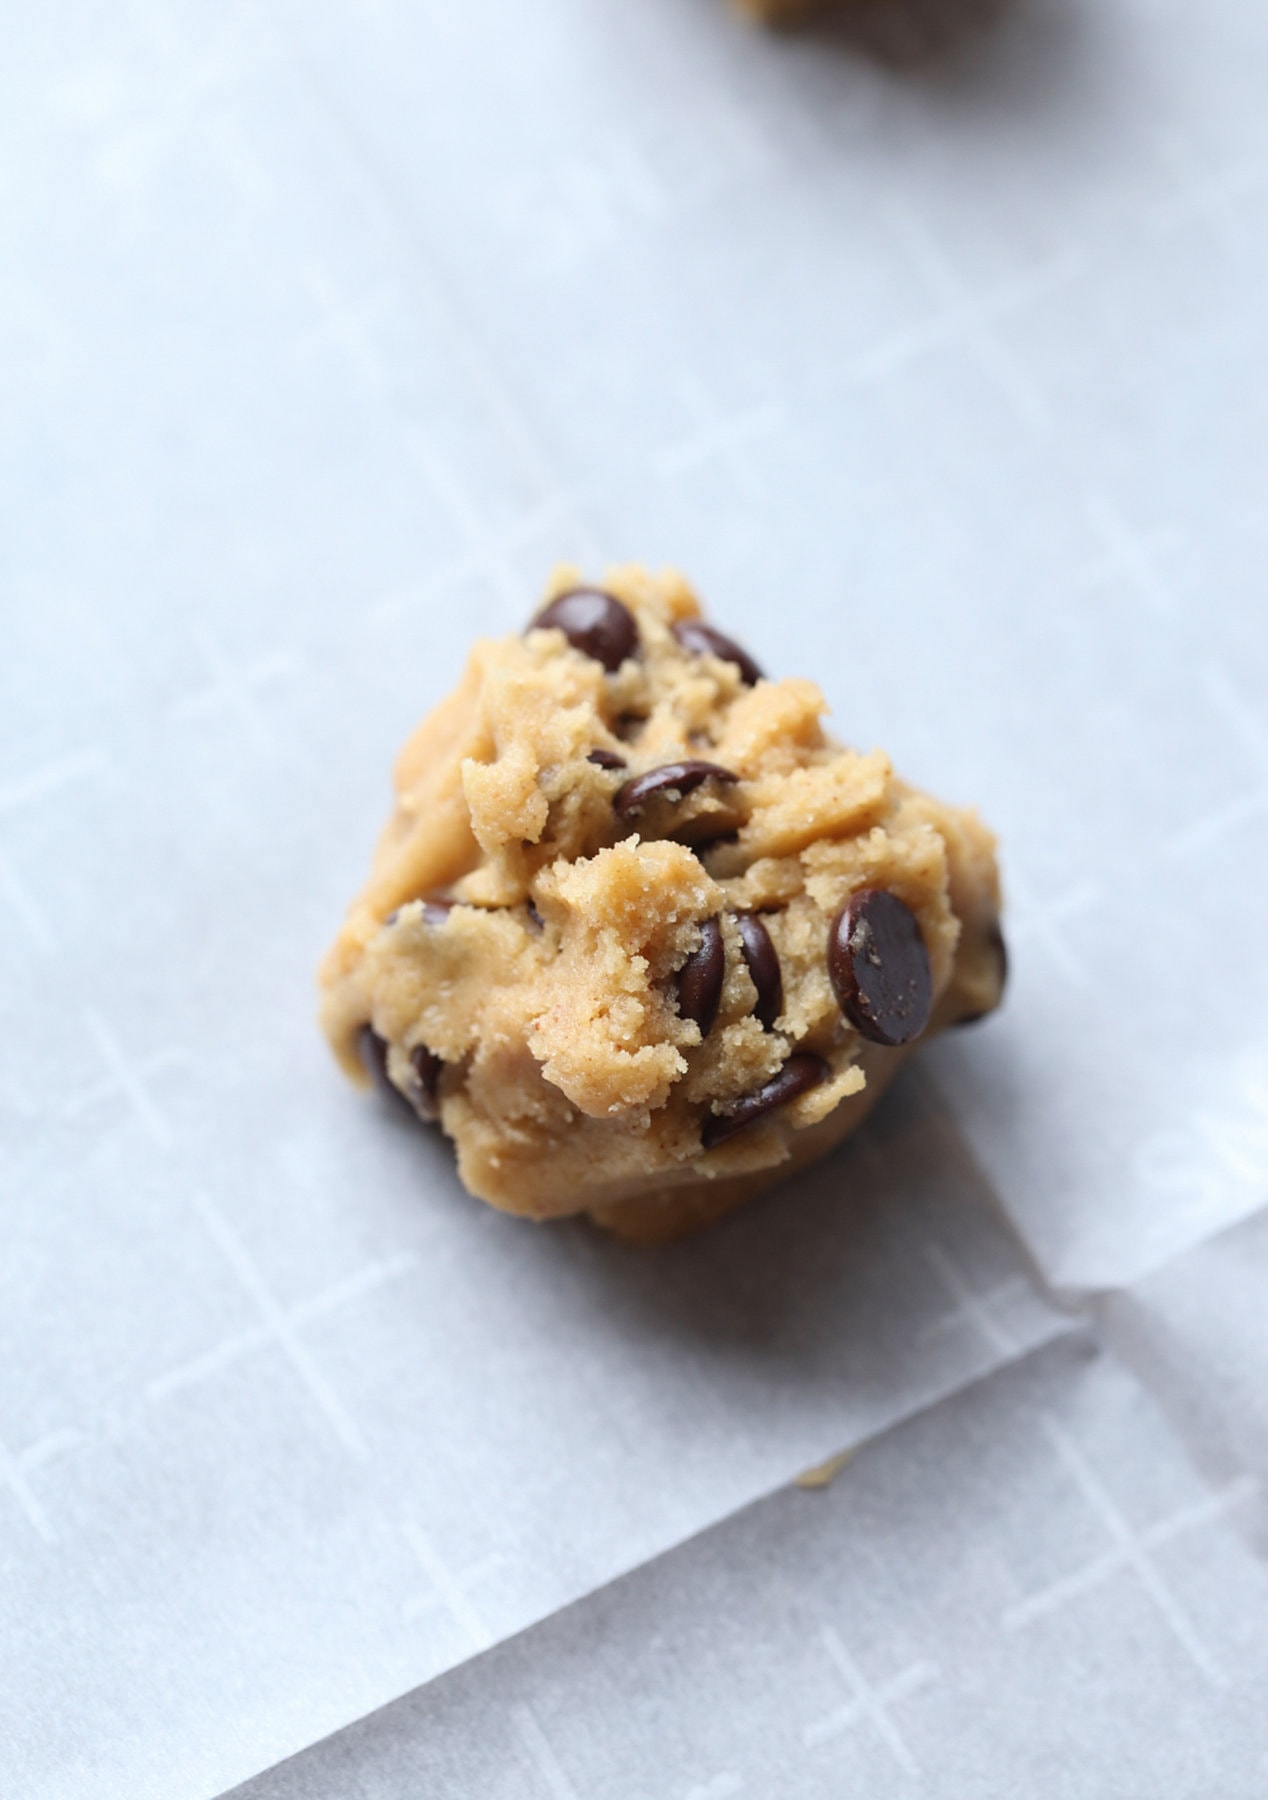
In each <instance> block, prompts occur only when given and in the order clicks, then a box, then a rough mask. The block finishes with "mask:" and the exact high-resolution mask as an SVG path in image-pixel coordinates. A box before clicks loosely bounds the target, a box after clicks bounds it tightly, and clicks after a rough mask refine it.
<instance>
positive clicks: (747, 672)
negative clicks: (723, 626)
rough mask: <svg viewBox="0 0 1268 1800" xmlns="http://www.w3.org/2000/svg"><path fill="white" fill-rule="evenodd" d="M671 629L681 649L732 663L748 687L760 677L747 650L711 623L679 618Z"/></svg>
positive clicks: (695, 654) (752, 685)
mask: <svg viewBox="0 0 1268 1800" xmlns="http://www.w3.org/2000/svg"><path fill="white" fill-rule="evenodd" d="M671 630H672V631H673V634H674V636H675V637H676V638H677V639H678V642H679V643H680V644H681V645H682V647H683V649H684V650H688V651H690V653H691V654H692V656H716V657H719V658H720V659H721V660H722V661H723V662H729V663H734V664H735V666H736V668H737V669H738V670H739V671H740V675H741V678H742V679H743V680H744V681H747V683H748V684H749V686H750V687H755V686H756V685H757V683H758V682H759V681H760V680H761V679H762V671H761V669H759V668H758V666H757V664H756V663H755V662H754V661H753V658H752V657H751V656H750V655H749V653H748V651H747V650H742V649H741V648H740V646H739V645H738V644H737V643H736V642H735V640H734V638H729V637H726V636H725V635H724V634H723V633H722V632H720V631H715V630H714V628H713V626H712V625H706V624H705V622H704V620H703V619H679V621H678V623H677V624H676V625H674V626H672V627H671Z"/></svg>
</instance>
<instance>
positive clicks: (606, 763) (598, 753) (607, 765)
mask: <svg viewBox="0 0 1268 1800" xmlns="http://www.w3.org/2000/svg"><path fill="white" fill-rule="evenodd" d="M586 761H587V762H592V763H594V764H595V765H596V766H597V767H598V768H600V769H628V768H629V766H630V765H629V764H628V763H627V762H626V760H625V758H624V757H623V756H618V755H617V753H616V751H615V750H605V749H604V748H603V746H602V745H598V746H597V747H596V748H595V749H593V750H591V752H590V754H589V755H588V756H587V757H586Z"/></svg>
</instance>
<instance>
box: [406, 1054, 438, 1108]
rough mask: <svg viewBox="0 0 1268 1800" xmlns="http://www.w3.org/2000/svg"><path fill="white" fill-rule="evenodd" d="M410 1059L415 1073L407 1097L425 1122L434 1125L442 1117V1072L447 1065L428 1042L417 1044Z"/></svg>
mask: <svg viewBox="0 0 1268 1800" xmlns="http://www.w3.org/2000/svg"><path fill="white" fill-rule="evenodd" d="M409 1060H410V1067H411V1068H412V1069H413V1071H414V1073H413V1078H412V1079H411V1081H410V1085H409V1093H408V1095H407V1096H406V1098H407V1099H408V1100H409V1103H410V1105H411V1106H412V1107H413V1108H414V1111H415V1112H416V1113H417V1114H418V1116H419V1118H420V1119H422V1120H423V1122H424V1123H425V1124H427V1125H434V1124H435V1122H436V1120H437V1119H438V1118H439V1117H440V1093H439V1089H440V1073H441V1070H442V1069H443V1068H444V1066H445V1065H444V1063H443V1062H442V1061H441V1060H440V1058H439V1057H438V1056H437V1055H436V1053H435V1051H434V1050H429V1049H428V1048H427V1046H426V1044H415V1046H414V1048H413V1049H412V1050H411V1051H410V1053H409Z"/></svg>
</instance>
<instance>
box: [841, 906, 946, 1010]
mask: <svg viewBox="0 0 1268 1800" xmlns="http://www.w3.org/2000/svg"><path fill="white" fill-rule="evenodd" d="M828 974H829V976H830V978H831V981H832V987H833V990H834V992H835V994H836V997H837V1001H838V1003H839V1005H840V1007H841V1011H842V1012H843V1013H844V1014H845V1016H846V1018H847V1019H848V1020H849V1021H850V1023H851V1025H853V1027H854V1029H855V1030H856V1031H857V1032H859V1033H860V1034H861V1035H862V1036H863V1037H865V1038H868V1039H870V1040H871V1042H872V1043H874V1044H889V1045H898V1044H909V1043H910V1042H911V1041H912V1039H913V1038H918V1037H919V1036H920V1034H921V1032H922V1031H923V1030H924V1028H925V1026H926V1025H927V1024H928V1023H929V1012H930V1009H931V1007H932V1005H933V977H932V974H931V972H930V969H929V952H928V951H927V950H926V948H925V940H924V938H923V937H922V936H921V932H920V925H919V922H918V921H917V919H916V915H915V913H913V912H912V910H911V908H910V907H909V906H905V905H904V904H903V902H902V901H901V900H900V899H899V898H898V896H897V894H891V893H889V892H888V890H887V889H885V888H865V889H864V890H863V892H862V893H858V894H854V895H852V896H851V898H850V899H849V900H847V901H846V902H845V904H844V906H842V907H841V908H840V910H839V911H838V913H837V916H836V918H835V919H833V921H832V929H831V931H830V932H829V934H828Z"/></svg>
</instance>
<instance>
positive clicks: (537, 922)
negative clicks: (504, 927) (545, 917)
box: [528, 900, 544, 931]
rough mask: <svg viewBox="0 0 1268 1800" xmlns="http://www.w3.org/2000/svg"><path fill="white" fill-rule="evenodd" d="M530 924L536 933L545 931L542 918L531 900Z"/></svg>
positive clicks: (529, 909)
mask: <svg viewBox="0 0 1268 1800" xmlns="http://www.w3.org/2000/svg"><path fill="white" fill-rule="evenodd" d="M528 922H529V924H530V925H531V926H532V928H533V930H534V931H541V930H543V929H544V927H543V924H542V916H541V914H540V913H539V912H538V910H537V908H536V906H535V905H534V904H533V902H532V901H531V900H530V901H529V902H528Z"/></svg>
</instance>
